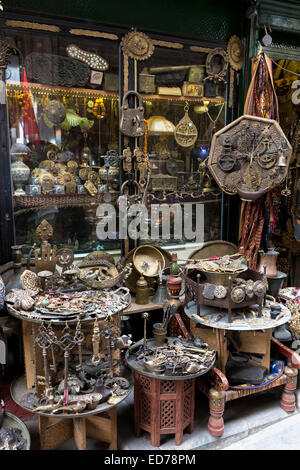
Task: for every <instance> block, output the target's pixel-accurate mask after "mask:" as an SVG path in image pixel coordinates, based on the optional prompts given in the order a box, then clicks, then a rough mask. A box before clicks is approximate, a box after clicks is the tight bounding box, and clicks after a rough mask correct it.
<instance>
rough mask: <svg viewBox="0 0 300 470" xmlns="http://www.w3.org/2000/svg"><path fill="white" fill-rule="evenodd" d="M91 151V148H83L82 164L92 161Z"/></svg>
mask: <svg viewBox="0 0 300 470" xmlns="http://www.w3.org/2000/svg"><path fill="white" fill-rule="evenodd" d="M91 155H92V154H91V151H90V149H89V147H87V146H85V147H83V150H82V154H81V162H82V163H84V164H86V163H88V162H89V161H90V158H91Z"/></svg>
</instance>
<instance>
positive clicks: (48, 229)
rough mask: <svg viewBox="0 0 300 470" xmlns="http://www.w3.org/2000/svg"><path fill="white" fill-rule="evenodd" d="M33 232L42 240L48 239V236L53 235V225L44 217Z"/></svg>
mask: <svg viewBox="0 0 300 470" xmlns="http://www.w3.org/2000/svg"><path fill="white" fill-rule="evenodd" d="M35 233H36V234H37V236H38V237H40V238H41V239H42V240H43V241H45V240H49V238H51V237H52V235H53V227H52V225H51V224H49V222H47V220H46V219H44V220H42V222H41V223H40V225H38V226H37V228H36V231H35Z"/></svg>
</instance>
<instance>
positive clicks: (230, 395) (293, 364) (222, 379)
mask: <svg viewBox="0 0 300 470" xmlns="http://www.w3.org/2000/svg"><path fill="white" fill-rule="evenodd" d="M271 342H272V345H273V346H274V347H275V349H276V350H277V351H278V352H279V353H280V354H281V355H282V356H283V358H285V359H287V365H286V366H285V368H284V372H283V374H282V375H280V376H279V377H278V378H276V379H275V380H274V381H272V382H270V383H268V384H267V385H261V386H253V387H248V388H242V387H241V388H240V389H237V388H233V387H230V385H229V383H228V380H227V378H226V376H225V375H224V374H223V373H222V372H221V371H220V370H219V369H218V368H217V367H213V368H212V369H211V370H210V372H209V373H208V374H207V375H205V376H203V377H200V378H199V379H198V381H197V387H198V388H199V389H200V390H201V391H202V392H203V393H204V394H205V395H206V396H207V397H208V398H209V409H210V417H209V420H208V431H209V432H210V434H211V435H212V436H215V437H219V436H222V434H223V432H224V419H223V413H224V409H225V403H227V402H228V401H231V400H235V399H237V398H241V397H245V396H248V395H253V394H255V393H258V392H262V391H264V390H269V389H271V388H275V387H279V386H280V385H284V389H283V393H282V396H281V401H280V406H281V408H282V409H283V410H285V411H286V412H288V413H292V412H293V411H295V407H296V398H295V390H296V387H297V375H298V368H299V367H300V356H299V355H298V354H297V353H295V352H294V351H292V350H291V349H289V348H287V347H286V346H284V345H283V344H282V343H280V341H278V340H277V339H275V338H273V337H271Z"/></svg>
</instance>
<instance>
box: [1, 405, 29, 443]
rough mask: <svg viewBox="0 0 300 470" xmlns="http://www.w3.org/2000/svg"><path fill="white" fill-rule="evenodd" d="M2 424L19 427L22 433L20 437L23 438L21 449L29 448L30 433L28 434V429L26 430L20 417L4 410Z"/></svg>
mask: <svg viewBox="0 0 300 470" xmlns="http://www.w3.org/2000/svg"><path fill="white" fill-rule="evenodd" d="M3 426H5V427H13V428H18V429H20V431H21V433H22V437H23V439H24V440H25V444H24V448H23V449H22V450H29V449H30V434H29V431H28V429H27V427H26V426H25V424H24V423H23V421H21V420H20V418H18V417H17V416H15V415H13V414H12V413H9V412H8V411H5V412H4V420H3Z"/></svg>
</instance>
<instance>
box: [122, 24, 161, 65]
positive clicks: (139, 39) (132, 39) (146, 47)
mask: <svg viewBox="0 0 300 470" xmlns="http://www.w3.org/2000/svg"><path fill="white" fill-rule="evenodd" d="M121 47H122V50H123V52H124V54H126V55H128V56H129V57H131V58H132V59H136V60H146V59H149V57H151V56H152V54H153V52H154V44H153V42H152V39H151V38H150V37H149V36H147V35H146V34H145V33H142V32H140V31H130V32H129V33H127V34H126V35H125V36H123V38H122V41H121Z"/></svg>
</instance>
